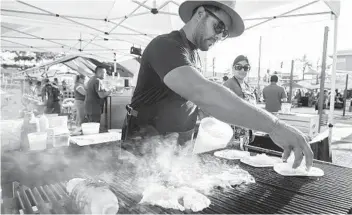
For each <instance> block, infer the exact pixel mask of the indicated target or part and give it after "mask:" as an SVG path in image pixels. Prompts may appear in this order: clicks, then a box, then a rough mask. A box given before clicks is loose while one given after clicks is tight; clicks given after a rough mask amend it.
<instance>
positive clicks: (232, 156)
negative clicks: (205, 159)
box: [214, 149, 250, 160]
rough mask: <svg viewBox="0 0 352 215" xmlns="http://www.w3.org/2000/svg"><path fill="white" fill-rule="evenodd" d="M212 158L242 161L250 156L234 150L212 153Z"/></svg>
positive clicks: (247, 153) (244, 152) (245, 152)
mask: <svg viewBox="0 0 352 215" xmlns="http://www.w3.org/2000/svg"><path fill="white" fill-rule="evenodd" d="M214 156H216V157H220V158H225V159H229V160H236V159H242V158H246V157H249V156H250V154H249V152H247V151H240V150H235V149H225V150H221V151H216V152H214Z"/></svg>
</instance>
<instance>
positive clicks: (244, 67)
mask: <svg viewBox="0 0 352 215" xmlns="http://www.w3.org/2000/svg"><path fill="white" fill-rule="evenodd" d="M250 70H251V66H250V64H249V60H248V58H247V57H246V56H243V55H239V56H238V57H236V59H235V60H234V61H233V64H232V73H233V77H232V78H230V79H228V80H227V81H226V82H225V83H224V86H225V87H227V88H229V89H230V90H231V91H232V92H234V93H236V95H238V96H239V97H241V98H242V99H245V100H246V101H248V102H250V103H252V104H256V97H255V95H254V93H253V90H252V89H251V88H250V87H249V85H248V84H247V83H246V82H245V81H244V79H245V78H246V77H247V75H248V73H249V71H250ZM233 128H234V136H235V139H240V137H246V138H248V142H249V141H250V139H249V138H250V137H251V132H249V130H248V129H246V128H241V127H238V126H234V127H233Z"/></svg>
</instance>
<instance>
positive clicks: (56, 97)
mask: <svg viewBox="0 0 352 215" xmlns="http://www.w3.org/2000/svg"><path fill="white" fill-rule="evenodd" d="M44 84H45V85H44V87H43V90H42V98H43V101H44V103H46V110H45V113H46V114H52V113H57V114H60V113H61V105H60V96H61V94H60V90H59V88H58V87H57V86H56V85H55V84H52V83H50V82H49V79H45V80H44Z"/></svg>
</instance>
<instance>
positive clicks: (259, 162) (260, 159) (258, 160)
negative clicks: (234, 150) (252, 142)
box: [241, 154, 282, 167]
mask: <svg viewBox="0 0 352 215" xmlns="http://www.w3.org/2000/svg"><path fill="white" fill-rule="evenodd" d="M241 162H242V163H245V164H248V165H250V166H254V167H272V166H274V164H276V163H281V162H282V161H281V158H278V157H271V156H267V155H266V154H259V155H255V156H249V157H246V158H243V159H241Z"/></svg>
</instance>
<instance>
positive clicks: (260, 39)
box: [257, 36, 262, 92]
mask: <svg viewBox="0 0 352 215" xmlns="http://www.w3.org/2000/svg"><path fill="white" fill-rule="evenodd" d="M261 57H262V36H260V38H259V58H258V89H257V90H258V92H260V61H261Z"/></svg>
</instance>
